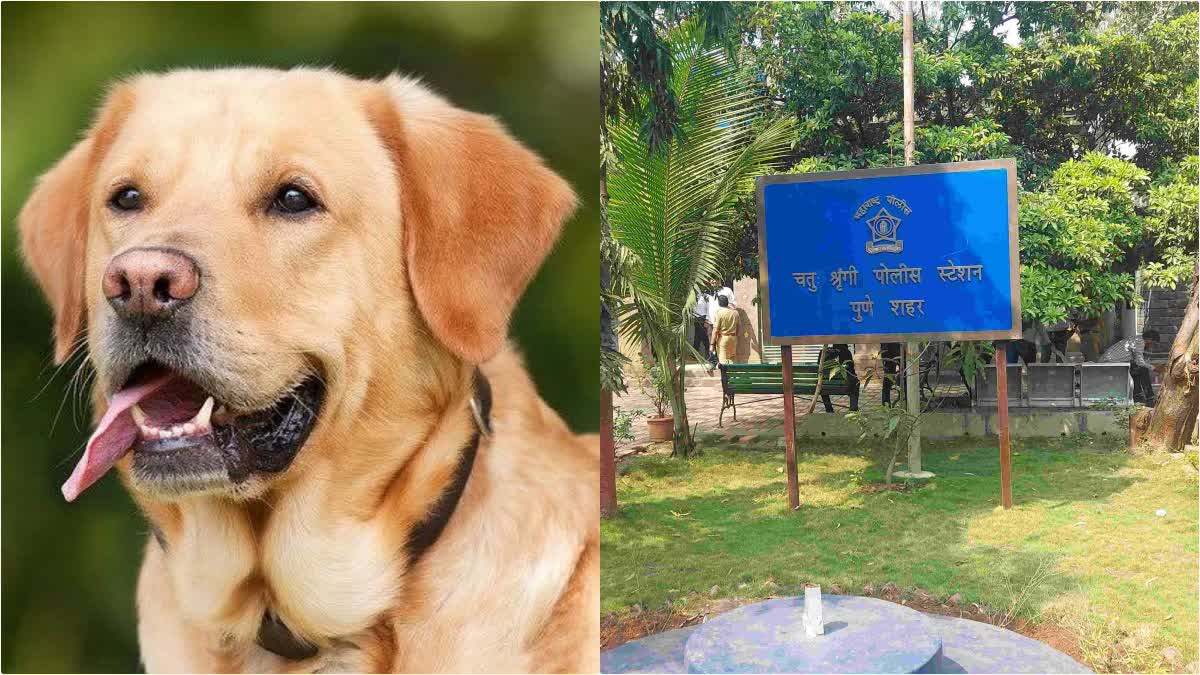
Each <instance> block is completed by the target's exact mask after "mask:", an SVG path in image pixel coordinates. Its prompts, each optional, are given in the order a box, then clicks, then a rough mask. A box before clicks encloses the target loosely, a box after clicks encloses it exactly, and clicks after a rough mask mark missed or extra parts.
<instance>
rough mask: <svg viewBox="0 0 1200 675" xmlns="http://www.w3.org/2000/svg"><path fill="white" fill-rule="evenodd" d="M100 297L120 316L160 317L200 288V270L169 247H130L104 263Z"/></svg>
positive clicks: (126, 317) (141, 318)
mask: <svg viewBox="0 0 1200 675" xmlns="http://www.w3.org/2000/svg"><path fill="white" fill-rule="evenodd" d="M102 285H103V288H104V297H106V298H108V304H110V305H112V307H113V309H115V310H117V315H118V316H120V317H121V318H124V319H136V320H140V321H145V320H153V319H159V318H162V317H164V316H166V315H168V314H170V313H171V312H172V311H174V310H175V309H176V308H177V307H179V306H180V305H182V304H184V303H186V302H187V301H188V300H190V299H191V298H192V296H194V295H195V294H196V291H197V290H199V289H200V270H199V268H197V267H196V262H195V261H194V260H192V259H191V258H189V257H188V256H186V255H184V254H183V253H180V252H179V251H175V250H172V249H162V248H134V249H130V250H128V251H125V252H124V253H122V254H121V255H119V256H117V257H115V258H113V259H112V260H111V261H110V262H109V263H108V269H107V270H106V271H105V272H104V282H103V284H102Z"/></svg>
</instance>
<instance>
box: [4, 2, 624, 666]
mask: <svg viewBox="0 0 1200 675" xmlns="http://www.w3.org/2000/svg"><path fill="white" fill-rule="evenodd" d="M598 18H599V8H598V5H596V4H588V3H584V4H569V3H561V4H560V3H550V4H539V3H533V4H507V3H503V4H500V3H497V4H492V3H461V4H459V3H446V4H433V3H430V4H423V3H420V4H416V3H414V4H408V3H402V4H375V3H362V4H359V3H346V4H337V3H335V4H323V3H312V4H309V3H304V4H292V3H279V4H267V3H262V4H260V3H246V4H242V3H237V4H234V3H194V4H191V3H189V4H182V3H180V4H175V3H171V4H158V3H146V4H133V3H94V4H93V3H30V4H23V3H22V4H14V3H4V4H3V6H2V7H0V20H2V21H0V32H2V38H3V40H2V44H3V46H2V57H3V72H2V88H3V92H2V94H3V96H2V101H3V103H2V113H3V176H2V181H3V182H2V189H3V203H2V204H0V210H2V215H3V229H2V234H3V245H2V247H0V248H2V254H0V261H2V263H3V312H2V313H3V378H2V390H3V420H2V421H3V426H2V431H0V442H2V452H3V478H2V488H3V541H2V543H3V580H2V583H3V607H2V613H3V617H2V624H3V626H2V636H0V637H2V642H0V669H2V670H3V671H4V672H29V671H57V672H83V671H92V672H130V671H132V670H135V669H139V668H140V665H139V664H138V661H137V644H136V637H135V628H134V626H135V617H134V611H133V586H134V580H135V575H136V572H137V567H138V564H139V561H140V558H141V546H142V542H143V538H144V535H145V531H146V530H145V525H144V523H143V522H142V519H141V517H140V516H139V515H137V513H136V512H135V510H134V508H133V506H132V504H131V502H130V500H129V499H128V497H127V496H126V495H125V493H124V491H123V490H122V489H121V487H120V485H119V484H118V482H117V481H116V480H114V479H112V478H108V479H105V480H103V481H101V482H100V483H99V484H97V485H96V487H95V488H93V489H92V490H89V491H88V492H87V494H86V495H84V496H83V497H82V498H81V501H80V502H78V503H77V504H75V505H73V506H68V505H67V504H66V503H64V502H63V500H62V497H61V496H60V494H59V491H58V489H59V485H60V484H61V483H62V481H63V480H65V479H66V477H67V475H68V473H69V472H70V469H71V467H72V465H73V463H74V460H75V459H76V458H77V456H78V454H77V453H78V451H79V450H80V449H81V448H82V444H83V441H84V439H85V438H86V435H87V431H88V424H89V420H90V416H89V412H88V410H87V406H86V404H85V403H81V401H84V400H86V399H85V398H80V397H78V396H76V397H73V398H72V400H67V381H68V380H69V379H70V373H67V372H56V371H55V369H54V368H53V367H52V366H51V365H50V316H49V312H48V310H47V308H46V306H45V304H44V302H43V300H42V297H41V295H40V293H39V292H38V290H37V289H36V287H35V286H34V285H33V283H32V281H31V280H30V278H29V277H28V275H27V274H26V272H25V270H24V268H23V266H22V264H21V262H20V258H19V254H18V251H17V248H16V236H15V232H16V229H15V219H16V215H17V213H18V211H19V210H20V208H21V205H22V204H23V203H24V200H25V198H26V197H27V196H28V194H29V190H30V187H31V186H32V184H33V181H34V179H35V178H36V176H37V175H38V174H40V173H41V172H42V171H45V170H46V169H47V168H49V167H50V165H51V164H52V163H53V162H54V161H55V160H57V159H58V158H59V157H60V156H61V155H62V154H64V153H65V152H66V151H67V149H68V148H69V147H70V146H71V145H72V143H73V142H74V141H75V140H77V139H78V138H79V136H80V134H81V132H82V130H83V129H84V128H85V127H86V126H87V124H88V122H89V119H90V116H91V114H92V112H93V110H94V108H95V106H96V105H97V104H98V102H99V101H100V99H101V97H102V94H103V92H104V89H105V85H106V84H107V83H109V82H110V81H111V80H113V79H114V78H117V77H120V76H122V75H126V74H129V73H133V72H136V71H147V70H149V71H154V70H162V69H167V68H172V67H178V66H223V65H263V66H276V67H288V66H292V65H300V64H310V65H332V66H335V67H337V68H338V69H340V70H342V71H345V72H347V73H351V74H354V75H358V76H363V77H375V76H382V75H384V74H386V73H388V72H390V71H392V70H399V71H401V72H405V73H410V74H416V75H420V76H422V77H423V78H424V79H425V81H426V82H427V83H429V84H430V85H431V86H432V87H433V88H434V89H435V90H436V91H438V92H440V93H442V94H443V95H445V96H446V97H448V98H449V99H450V100H452V101H454V102H455V103H456V104H458V105H459V106H462V107H464V108H467V109H470V110H475V111H479V112H486V113H490V114H493V115H496V116H497V117H499V118H500V119H502V120H503V121H504V122H505V124H507V125H508V127H509V128H510V129H511V130H512V131H513V132H514V134H515V135H516V136H517V138H519V139H521V140H522V141H523V142H525V143H526V144H528V145H529V146H530V147H532V148H534V149H535V150H536V151H537V152H538V153H540V154H541V155H542V156H543V157H545V158H546V159H547V161H548V162H549V164H550V166H552V167H553V168H554V169H555V170H557V171H558V172H559V173H561V174H563V175H564V176H565V177H566V178H567V179H568V180H569V181H570V182H571V184H572V185H574V186H575V190H576V192H577V193H578V194H579V195H580V197H581V199H582V200H583V206H582V208H581V209H580V211H579V213H578V214H576V216H575V217H574V218H573V219H572V220H571V222H570V223H569V224H568V226H567V230H566V232H565V234H564V236H563V238H562V240H561V241H560V242H559V245H558V247H557V248H556V249H555V251H554V253H553V255H552V256H551V257H550V259H549V260H547V262H546V264H545V266H544V267H543V269H542V271H541V273H540V274H539V276H538V277H537V279H536V281H535V282H534V284H533V286H532V287H531V289H530V290H529V292H528V293H527V294H526V296H525V298H524V300H523V302H522V304H521V306H520V307H519V309H518V313H517V316H516V317H514V325H516V326H519V327H520V329H519V330H518V331H517V333H516V335H515V337H516V340H517V342H518V343H519V344H520V346H521V348H522V350H523V351H524V353H525V357H526V360H527V362H528V365H529V368H530V370H531V371H532V373H533V375H534V377H535V378H536V379H537V382H538V386H539V389H540V391H541V393H542V395H543V396H544V397H545V398H546V400H547V401H548V402H549V403H550V405H552V406H553V407H554V408H555V409H556V410H558V411H559V412H560V413H561V414H562V415H563V416H564V417H565V418H566V419H567V421H568V422H569V423H570V424H571V426H572V428H574V429H576V430H577V431H594V430H595V429H596V427H597V426H598V420H597V412H596V411H597V410H598V404H599V399H598V392H599V380H598V353H599V350H598V349H597V345H596V335H597V334H598V331H599V327H598V324H599V320H598V312H597V304H598V298H597V294H596V293H597V292H596V279H597V270H598V269H599V261H598V255H599V254H598V251H599V246H598V243H599V211H598V208H599V207H598V204H597V189H596V186H597V184H598V183H599V167H598V163H597V162H596V148H597V143H598V141H597V133H598V129H599V115H600V109H599V99H598V93H597V92H598V90H599V68H598V67H597V64H598V63H599V37H598V33H597V31H596V25H597V21H598ZM64 401H65V402H64ZM60 411H61V413H60ZM56 417H57V423H55V418H56Z"/></svg>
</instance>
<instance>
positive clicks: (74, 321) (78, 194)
mask: <svg viewBox="0 0 1200 675" xmlns="http://www.w3.org/2000/svg"><path fill="white" fill-rule="evenodd" d="M131 97H132V94H131V93H130V91H129V89H128V88H127V87H119V88H118V89H116V90H114V91H113V93H112V94H111V95H110V96H109V99H108V102H107V103H106V104H105V105H104V106H103V107H102V108H101V112H100V114H99V116H97V118H96V122H95V124H93V126H92V128H91V129H90V130H89V131H88V134H87V136H86V137H84V139H83V140H81V141H79V142H78V143H76V144H75V147H73V148H71V150H70V151H69V152H68V153H67V154H66V155H65V156H64V157H63V158H62V159H60V160H59V161H58V163H57V164H55V165H54V167H53V168H51V169H50V170H49V171H47V172H46V173H45V174H43V175H42V176H41V178H39V179H38V181H37V184H36V185H34V188H33V192H32V193H31V194H30V195H29V199H28V201H26V202H25V206H23V207H22V208H21V213H20V215H19V216H18V217H17V225H18V228H19V229H20V232H21V249H22V251H23V252H24V255H25V261H26V263H27V264H28V266H29V269H30V271H32V272H33V276H34V278H35V279H36V280H37V282H38V284H39V285H40V286H41V287H42V291H43V292H44V293H45V294H46V299H47V300H48V301H49V302H50V308H51V310H53V312H54V362H55V363H56V364H61V363H62V362H63V361H65V360H66V359H67V357H68V356H70V355H71V349H72V348H73V346H74V344H75V340H76V338H77V337H78V336H79V333H80V332H81V331H82V330H83V326H84V315H85V312H86V305H85V303H84V298H83V286H84V283H83V274H84V265H85V258H86V252H87V222H88V208H89V198H90V191H91V183H92V174H93V172H94V170H95V167H96V164H97V163H98V162H99V159H100V155H101V154H102V153H103V151H104V150H106V149H107V147H108V146H109V145H110V144H111V143H112V139H113V137H114V136H115V135H116V131H117V127H118V126H119V123H120V120H121V119H123V118H124V115H125V114H126V112H127V111H128V108H129V106H130V104H131V103H132V98H131Z"/></svg>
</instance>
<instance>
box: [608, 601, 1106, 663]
mask: <svg viewBox="0 0 1200 675" xmlns="http://www.w3.org/2000/svg"><path fill="white" fill-rule="evenodd" d="M830 597H835V598H836V597H842V596H825V600H826V602H828V600H829V598H830ZM782 600H791V601H793V603H796V604H795V605H794V606H802V605H803V599H802V598H783V599H782ZM768 602H778V600H771V601H768ZM877 602H881V601H877ZM763 604H767V603H759V605H763ZM887 604H891V603H887ZM759 605H750V607H754V606H759ZM894 606H896V607H899V605H894ZM825 607H826V609H825V613H826V616H825V617H824V618H825V624H826V631H831V629H832V628H834V626H831V625H830V622H831V619H830V617H829V611H830V610H829V605H828V604H827V605H826V606H825ZM742 609H746V608H742ZM901 609H907V608H904V607H901ZM735 611H737V610H735ZM909 611H912V610H909ZM729 614H733V612H729V613H727V614H722V615H720V616H717V617H713V619H712V620H710V621H709V622H708V623H706V624H702V625H700V626H689V627H687V628H680V629H677V630H671V631H667V632H665V633H658V634H655V635H650V636H647V637H645V638H642V639H640V640H633V641H630V642H626V643H625V644H623V645H621V646H620V647H616V648H614V649H610V650H608V651H606V652H604V653H602V654H601V655H600V671H601V672H603V673H612V674H614V675H615V674H616V673H682V672H684V671H685V670H686V669H687V664H686V663H685V661H684V656H685V651H686V646H687V643H688V640H689V639H690V638H691V637H692V636H693V635H694V634H695V633H696V632H697V631H698V630H700V629H701V628H704V627H705V626H711V625H713V624H714V623H715V622H717V621H718V620H720V619H721V618H722V617H725V616H729ZM921 616H923V617H924V618H925V620H926V621H927V622H928V625H929V626H930V627H931V629H932V630H933V631H934V633H935V634H936V635H937V636H938V637H939V638H940V639H941V642H942V655H941V658H940V660H939V661H940V665H939V666H938V670H937V671H936V672H940V673H1001V674H1008V673H1090V672H1091V671H1089V670H1088V669H1087V668H1085V667H1084V666H1082V665H1080V664H1079V663H1076V662H1075V661H1074V660H1073V659H1071V657H1069V656H1067V655H1066V654H1063V653H1062V652H1060V651H1058V650H1056V649H1054V648H1053V647H1050V646H1049V645H1047V644H1044V643H1042V642H1038V641H1037V640H1033V639H1031V638H1027V637H1025V636H1024V635H1020V634H1018V633H1014V632H1012V631H1010V630H1005V629H1003V628H999V627H997V626H992V625H989V624H986V623H979V622H978V621H971V620H969V619H960V618H956V617H949V616H938V615H935V614H922V615H921ZM834 632H836V631H831V632H830V635H832V634H833V633H834ZM800 633H801V635H803V629H801V630H800ZM825 637H828V635H827V636H825ZM804 639H807V638H804ZM759 672H770V671H759ZM777 672H783V671H782V670H780V671H777Z"/></svg>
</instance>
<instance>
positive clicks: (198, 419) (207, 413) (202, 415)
mask: <svg viewBox="0 0 1200 675" xmlns="http://www.w3.org/2000/svg"><path fill="white" fill-rule="evenodd" d="M221 409H222V410H224V409H225V406H221ZM212 412H213V397H211V396H209V397H208V398H206V399H204V405H203V406H201V407H200V412H198V413H196V416H195V417H193V418H192V420H191V422H189V425H192V424H194V425H195V426H196V428H200V429H206V428H208V427H209V425H210V423H211V421H212ZM193 431H195V429H193ZM188 433H191V432H188Z"/></svg>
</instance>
